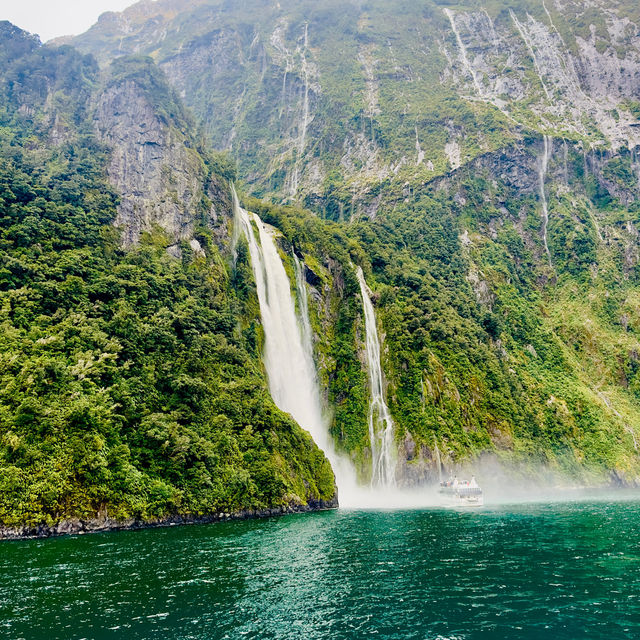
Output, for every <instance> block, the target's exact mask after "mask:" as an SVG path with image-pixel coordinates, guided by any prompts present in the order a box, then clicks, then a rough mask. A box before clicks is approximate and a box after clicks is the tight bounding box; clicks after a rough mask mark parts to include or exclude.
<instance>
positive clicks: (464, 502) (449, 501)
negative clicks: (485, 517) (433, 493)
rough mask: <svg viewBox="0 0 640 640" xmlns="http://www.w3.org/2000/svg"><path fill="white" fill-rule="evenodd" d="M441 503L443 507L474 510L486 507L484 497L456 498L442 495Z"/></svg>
mask: <svg viewBox="0 0 640 640" xmlns="http://www.w3.org/2000/svg"><path fill="white" fill-rule="evenodd" d="M440 503H441V504H442V506H443V507H452V508H454V507H463V508H474V507H476V508H477V507H482V506H484V498H483V496H455V495H453V496H452V495H442V494H441V495H440Z"/></svg>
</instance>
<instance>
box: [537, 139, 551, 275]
mask: <svg viewBox="0 0 640 640" xmlns="http://www.w3.org/2000/svg"><path fill="white" fill-rule="evenodd" d="M552 151H553V140H552V139H551V137H550V136H548V135H546V134H545V135H544V149H543V152H542V156H540V158H538V186H539V190H540V202H541V203H542V241H543V242H544V250H545V252H546V253H547V258H548V260H549V266H550V267H552V266H553V264H552V262H551V253H550V251H549V244H548V243H547V227H548V226H549V205H548V202H547V194H546V191H545V188H544V183H545V181H546V179H547V171H548V169H549V160H550V159H551V153H552Z"/></svg>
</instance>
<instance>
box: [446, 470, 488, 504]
mask: <svg viewBox="0 0 640 640" xmlns="http://www.w3.org/2000/svg"><path fill="white" fill-rule="evenodd" d="M439 495H440V502H441V503H442V505H443V506H445V507H481V506H483V505H484V496H483V494H482V489H481V488H480V487H479V486H478V483H477V482H476V478H475V476H472V478H471V480H467V481H464V480H462V481H461V480H458V478H454V479H453V480H448V481H446V482H441V483H440V491H439Z"/></svg>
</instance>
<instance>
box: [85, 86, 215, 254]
mask: <svg viewBox="0 0 640 640" xmlns="http://www.w3.org/2000/svg"><path fill="white" fill-rule="evenodd" d="M95 124H96V130H97V132H98V135H99V136H100V138H101V140H102V141H104V142H105V143H107V144H108V145H110V146H111V147H112V156H111V162H110V164H109V167H108V173H109V178H110V180H111V182H112V183H113V185H114V187H116V189H117V190H118V191H119V193H120V195H121V202H120V205H119V207H118V215H117V218H116V220H115V224H116V225H117V226H119V227H121V228H122V231H123V236H122V237H123V243H124V245H125V246H130V245H133V244H136V243H137V242H138V240H139V239H140V235H141V234H142V232H143V231H148V230H150V229H152V228H153V227H154V226H155V225H158V226H159V227H161V228H162V229H164V231H166V232H167V234H168V235H169V236H170V238H172V239H173V240H175V241H176V242H178V241H180V240H189V239H191V237H192V235H193V231H194V227H195V221H196V217H197V212H198V211H199V210H200V209H201V208H202V207H203V206H205V205H204V203H203V196H204V190H203V189H204V185H205V183H206V171H205V167H204V164H203V162H202V159H201V157H200V156H199V154H198V153H197V151H195V150H194V149H192V148H189V147H188V146H187V145H186V144H185V138H184V136H183V135H182V134H181V133H180V132H179V131H177V130H176V129H175V128H173V127H172V126H170V125H169V124H167V123H165V122H164V121H163V120H162V119H161V118H160V116H158V114H157V113H156V112H155V110H154V109H153V107H152V105H151V104H150V102H149V100H148V98H147V97H146V96H145V94H144V92H143V90H142V89H141V88H140V87H139V86H138V85H137V84H136V83H135V82H134V81H132V80H126V81H124V82H122V83H119V84H116V85H114V86H111V87H109V88H108V89H107V90H106V91H104V93H102V95H101V96H100V97H99V99H98V104H97V108H96V112H95ZM207 216H208V218H209V220H214V219H215V217H216V211H215V207H214V206H213V205H210V206H209V210H208V211H207Z"/></svg>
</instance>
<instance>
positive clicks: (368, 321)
mask: <svg viewBox="0 0 640 640" xmlns="http://www.w3.org/2000/svg"><path fill="white" fill-rule="evenodd" d="M357 276H358V282H359V283H360V293H361V294H362V304H363V308H364V319H365V332H366V348H367V365H368V370H369V387H370V393H371V398H370V402H369V439H370V441H371V464H372V476H371V484H372V485H374V486H382V487H387V488H388V487H392V486H394V484H395V452H394V425H393V420H392V418H391V414H390V413H389V408H388V407H387V403H386V401H385V397H384V379H383V377H382V366H381V364H380V340H379V338H378V327H377V323H376V315H375V311H374V309H373V304H372V303H371V298H370V296H369V290H368V287H367V283H366V282H365V279H364V274H363V273H362V269H361V268H360V267H358V268H357Z"/></svg>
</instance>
